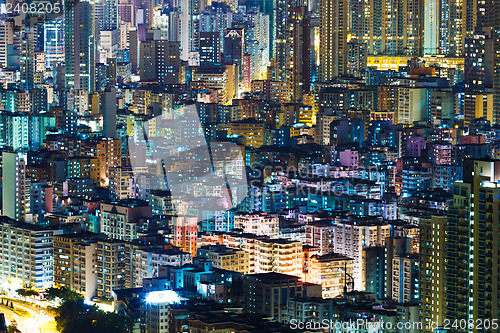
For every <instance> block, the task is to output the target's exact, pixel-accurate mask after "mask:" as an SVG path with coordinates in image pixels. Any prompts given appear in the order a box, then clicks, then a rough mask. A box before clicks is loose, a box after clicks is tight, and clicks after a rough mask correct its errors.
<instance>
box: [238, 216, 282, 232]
mask: <svg viewBox="0 0 500 333" xmlns="http://www.w3.org/2000/svg"><path fill="white" fill-rule="evenodd" d="M234 228H235V229H242V230H243V232H244V233H249V234H255V235H259V236H269V237H276V236H278V234H279V217H278V214H267V213H255V214H237V215H235V216H234Z"/></svg>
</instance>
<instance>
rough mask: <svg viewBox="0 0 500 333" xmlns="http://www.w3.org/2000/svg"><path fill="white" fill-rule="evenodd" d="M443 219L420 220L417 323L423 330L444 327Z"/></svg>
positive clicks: (444, 269) (444, 218) (434, 217)
mask: <svg viewBox="0 0 500 333" xmlns="http://www.w3.org/2000/svg"><path fill="white" fill-rule="evenodd" d="M446 223H447V218H446V216H437V215H432V216H429V217H427V218H422V219H420V223H419V225H420V250H419V255H420V277H419V283H420V294H419V297H420V299H419V303H420V320H421V322H422V324H423V326H424V327H425V329H424V332H432V330H430V329H428V328H429V327H430V324H431V323H436V325H437V326H438V327H442V326H443V325H444V319H445V318H446V314H445V306H446V300H445V295H446V287H445V281H446V280H445V277H446V266H445V265H446V259H445V257H446Z"/></svg>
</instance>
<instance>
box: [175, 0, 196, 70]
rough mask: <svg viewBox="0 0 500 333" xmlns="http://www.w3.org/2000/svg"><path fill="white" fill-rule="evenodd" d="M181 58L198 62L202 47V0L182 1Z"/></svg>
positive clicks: (180, 17) (192, 62)
mask: <svg viewBox="0 0 500 333" xmlns="http://www.w3.org/2000/svg"><path fill="white" fill-rule="evenodd" d="M179 21H180V50H181V60H183V61H190V63H191V64H196V62H197V61H198V57H199V53H198V52H199V47H200V1H199V0H181V1H180V15H179Z"/></svg>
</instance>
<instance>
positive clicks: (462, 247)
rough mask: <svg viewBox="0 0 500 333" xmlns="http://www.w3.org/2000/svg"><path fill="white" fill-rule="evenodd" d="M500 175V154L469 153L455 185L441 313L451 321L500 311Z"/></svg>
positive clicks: (498, 313) (474, 318)
mask: <svg viewBox="0 0 500 333" xmlns="http://www.w3.org/2000/svg"><path fill="white" fill-rule="evenodd" d="M499 180H500V161H499V160H489V159H484V160H469V159H466V160H465V161H464V176H463V181H458V182H455V186H454V187H453V205H452V206H451V207H450V208H449V212H448V222H447V229H446V242H447V244H446V257H445V259H446V284H445V288H446V298H445V301H446V313H445V314H443V315H444V316H445V318H446V319H449V320H451V321H454V320H455V319H456V320H458V321H460V320H465V321H469V320H471V321H474V322H476V321H478V320H480V319H483V318H499V317H500V290H499V287H500V273H499V272H500V243H499V241H498V235H499V233H500V227H499V226H500V223H499V221H498V217H499V203H500V202H499V201H500V186H499V185H498V181H499ZM469 331H470V332H479V331H481V330H480V329H478V328H477V327H476V328H474V329H470V330H469ZM457 332H458V331H457Z"/></svg>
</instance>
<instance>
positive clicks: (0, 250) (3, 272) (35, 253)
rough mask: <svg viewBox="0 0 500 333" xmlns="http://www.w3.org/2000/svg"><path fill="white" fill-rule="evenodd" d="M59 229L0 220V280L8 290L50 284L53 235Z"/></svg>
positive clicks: (57, 232)
mask: <svg viewBox="0 0 500 333" xmlns="http://www.w3.org/2000/svg"><path fill="white" fill-rule="evenodd" d="M59 234H62V230H53V229H49V228H47V227H42V226H38V225H32V224H27V223H22V222H16V221H14V220H12V219H9V218H7V217H2V218H1V220H0V256H1V258H2V260H1V261H0V280H2V281H5V282H7V283H8V285H9V287H10V288H12V289H17V288H22V287H33V288H36V289H46V288H49V287H52V285H53V280H54V246H53V241H54V235H59Z"/></svg>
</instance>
